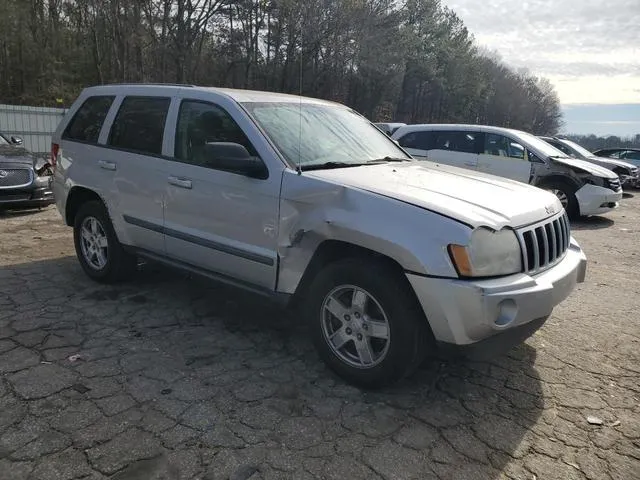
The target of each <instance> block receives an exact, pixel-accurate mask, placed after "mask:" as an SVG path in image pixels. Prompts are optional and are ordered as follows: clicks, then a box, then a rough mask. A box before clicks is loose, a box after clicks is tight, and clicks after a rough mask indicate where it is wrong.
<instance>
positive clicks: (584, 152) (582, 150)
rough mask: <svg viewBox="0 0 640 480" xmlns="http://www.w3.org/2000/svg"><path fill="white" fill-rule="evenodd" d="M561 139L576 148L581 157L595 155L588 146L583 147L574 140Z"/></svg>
mask: <svg viewBox="0 0 640 480" xmlns="http://www.w3.org/2000/svg"><path fill="white" fill-rule="evenodd" d="M560 141H561V142H562V143H564V144H565V145H567V146H568V147H570V148H572V149H573V150H575V151H576V152H578V155H580V156H581V157H585V158H589V157H593V153H591V152H590V151H589V150H587V149H586V148H584V147H581V146H580V145H578V144H577V143H574V142H572V141H571V140H560Z"/></svg>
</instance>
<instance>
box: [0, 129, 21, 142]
mask: <svg viewBox="0 0 640 480" xmlns="http://www.w3.org/2000/svg"><path fill="white" fill-rule="evenodd" d="M0 137H2V139H4V141H5V142H7V143H9V144H11V145H22V137H18V136H17V135H7V134H6V133H2V132H0ZM2 139H0V143H4V142H2Z"/></svg>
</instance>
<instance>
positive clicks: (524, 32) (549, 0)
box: [443, 0, 640, 135]
mask: <svg viewBox="0 0 640 480" xmlns="http://www.w3.org/2000/svg"><path fill="white" fill-rule="evenodd" d="M443 4H444V5H446V6H447V7H449V8H451V9H452V10H454V11H455V12H456V13H457V14H458V15H459V16H460V17H461V18H462V20H463V21H464V23H465V25H466V26H467V28H468V29H469V30H470V31H471V33H472V34H473V35H474V37H475V38H476V41H477V43H478V45H481V46H483V47H485V48H488V49H490V50H493V51H495V52H497V53H498V55H499V56H500V57H502V59H503V60H504V61H505V62H506V63H507V64H509V65H511V66H513V67H515V68H522V67H524V68H527V69H529V70H530V71H531V73H533V74H535V75H539V76H544V77H546V78H548V79H549V80H550V81H551V82H552V83H553V84H554V86H555V88H556V91H557V92H558V96H559V97H560V103H561V104H562V108H563V112H564V119H565V126H564V128H563V131H564V132H565V133H595V134H597V135H605V134H615V135H631V134H636V133H640V0H608V1H607V2H604V1H602V0H443Z"/></svg>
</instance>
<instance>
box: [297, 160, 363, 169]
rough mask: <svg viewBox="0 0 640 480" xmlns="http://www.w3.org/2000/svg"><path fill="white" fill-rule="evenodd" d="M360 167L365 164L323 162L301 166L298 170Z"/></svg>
mask: <svg viewBox="0 0 640 480" xmlns="http://www.w3.org/2000/svg"><path fill="white" fill-rule="evenodd" d="M362 165H367V163H362V162H360V163H354V162H323V163H312V164H310V165H301V166H300V170H302V171H308V170H329V169H331V168H347V167H361V166H362Z"/></svg>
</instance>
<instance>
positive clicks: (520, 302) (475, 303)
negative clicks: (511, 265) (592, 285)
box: [407, 239, 587, 354]
mask: <svg viewBox="0 0 640 480" xmlns="http://www.w3.org/2000/svg"><path fill="white" fill-rule="evenodd" d="M586 267H587V259H586V257H585V255H584V253H583V252H582V250H581V249H580V246H579V245H578V244H577V243H576V241H575V240H574V239H571V243H570V246H569V249H568V250H567V252H566V254H565V256H564V258H563V259H562V261H560V263H558V264H556V265H554V266H553V267H551V268H550V269H548V270H546V271H544V272H542V273H539V274H537V275H535V276H529V275H527V274H524V273H520V274H515V275H510V276H508V277H502V278H495V279H488V280H459V279H443V278H433V277H424V276H420V275H415V274H407V278H408V279H409V282H410V283H411V285H412V286H413V289H414V291H415V293H416V295H417V297H418V300H419V302H420V304H421V305H422V308H423V310H424V312H425V315H426V317H427V320H428V321H429V325H430V326H431V329H432V331H433V334H434V336H435V339H436V341H437V342H438V343H439V344H441V345H444V346H448V347H449V348H450V347H452V346H456V347H457V348H459V349H469V348H474V349H479V348H480V347H482V346H485V347H487V348H488V349H489V350H490V351H491V353H492V354H499V353H502V352H503V351H506V350H508V349H509V348H511V347H513V346H514V345H516V344H518V343H521V342H522V341H524V340H525V339H526V338H527V337H528V336H529V335H531V334H533V333H534V332H535V331H536V330H537V329H538V328H540V326H542V324H543V323H544V321H545V320H546V319H547V318H548V317H549V315H551V312H552V311H553V309H554V307H555V306H556V305H558V304H559V303H560V302H562V301H563V300H564V299H565V298H567V297H568V296H569V294H570V293H571V292H572V291H573V289H574V288H575V286H576V284H578V283H582V282H583V281H584V278H585V274H586ZM492 337H496V338H495V339H492ZM498 338H499V339H500V340H498Z"/></svg>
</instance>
